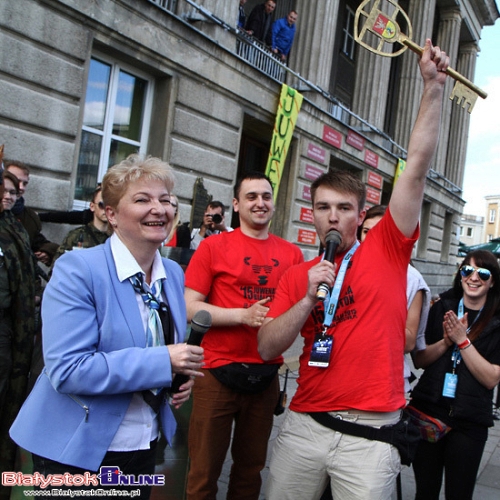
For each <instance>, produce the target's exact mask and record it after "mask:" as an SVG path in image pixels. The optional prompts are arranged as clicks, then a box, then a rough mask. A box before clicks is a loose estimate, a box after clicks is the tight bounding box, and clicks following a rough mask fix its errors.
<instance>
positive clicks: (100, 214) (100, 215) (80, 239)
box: [54, 186, 109, 263]
mask: <svg viewBox="0 0 500 500" xmlns="http://www.w3.org/2000/svg"><path fill="white" fill-rule="evenodd" d="M90 210H91V211H92V213H93V215H94V217H93V220H92V222H89V223H88V224H86V225H85V226H80V227H77V228H76V229H73V230H71V231H70V232H69V233H68V234H67V235H66V238H64V241H63V242H62V243H61V245H60V246H59V248H58V249H57V252H56V254H55V256H54V263H55V261H56V260H57V259H58V258H59V257H60V256H61V255H62V254H63V253H65V252H70V251H71V250H79V249H82V248H91V247H95V246H97V245H100V244H101V243H104V242H105V241H106V240H107V239H108V237H109V225H108V219H107V218H106V207H105V206H104V203H103V201H102V193H101V186H99V187H98V188H97V189H96V190H95V191H94V195H93V196H92V201H91V202H90Z"/></svg>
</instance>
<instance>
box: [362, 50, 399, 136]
mask: <svg viewBox="0 0 500 500" xmlns="http://www.w3.org/2000/svg"><path fill="white" fill-rule="evenodd" d="M357 51H358V52H357V58H356V85H355V88H354V95H353V106H352V109H354V110H355V111H356V114H357V115H359V116H360V117H361V118H364V119H365V120H366V121H368V122H369V123H371V124H372V125H375V126H376V127H377V128H378V129H380V130H382V129H383V128H384V117H385V109H386V106H387V88H388V87H389V73H390V71H391V62H392V58H391V57H382V56H379V55H377V54H374V53H373V52H370V51H369V50H367V49H365V48H364V47H361V46H358V47H357Z"/></svg>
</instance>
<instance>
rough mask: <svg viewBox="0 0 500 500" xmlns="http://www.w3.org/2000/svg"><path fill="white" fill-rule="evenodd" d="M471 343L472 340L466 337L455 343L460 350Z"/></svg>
mask: <svg viewBox="0 0 500 500" xmlns="http://www.w3.org/2000/svg"><path fill="white" fill-rule="evenodd" d="M471 345H472V342H471V341H470V340H469V339H468V338H467V339H465V340H464V341H463V342H462V343H461V344H457V346H458V348H459V349H460V350H461V351H462V350H464V349H467V347H470V346H471Z"/></svg>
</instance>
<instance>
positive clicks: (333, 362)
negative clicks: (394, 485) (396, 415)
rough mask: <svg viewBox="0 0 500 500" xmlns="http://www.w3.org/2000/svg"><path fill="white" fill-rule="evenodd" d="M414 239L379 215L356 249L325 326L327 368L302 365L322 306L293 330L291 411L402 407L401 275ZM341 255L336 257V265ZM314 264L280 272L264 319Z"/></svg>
mask: <svg viewBox="0 0 500 500" xmlns="http://www.w3.org/2000/svg"><path fill="white" fill-rule="evenodd" d="M417 237H418V230H417V231H415V235H414V237H413V238H410V239H409V238H406V237H405V236H404V235H403V234H402V233H401V232H400V231H399V229H398V228H397V227H396V225H395V224H394V221H393V219H392V216H391V215H390V212H389V210H387V213H386V215H385V216H384V217H383V219H382V220H381V221H380V222H379V223H378V224H377V225H376V226H375V227H374V228H373V229H372V230H371V231H370V232H369V233H368V235H367V237H366V240H365V241H364V242H363V244H362V245H361V246H360V247H359V248H358V249H357V251H356V253H355V254H354V256H353V257H352V259H351V264H350V267H349V268H348V270H347V273H346V276H345V279H344V283H343V285H342V289H341V291H340V296H339V301H338V306H337V310H336V312H335V318H334V320H333V322H332V326H331V328H330V329H329V333H333V338H334V340H333V349H332V353H331V356H330V364H329V366H328V368H319V367H311V366H308V361H309V356H310V353H311V347H312V344H313V340H314V337H315V335H316V334H318V333H320V332H321V331H322V323H323V319H324V309H323V302H318V304H317V305H316V306H315V308H314V309H313V311H312V312H311V314H310V315H309V317H308V319H307V320H306V323H305V324H304V327H303V328H302V331H301V335H302V337H303V338H304V348H303V352H302V355H301V357H300V372H299V379H298V389H297V392H296V394H295V396H294V398H293V400H292V402H291V404H290V408H291V409H292V410H294V411H297V412H309V411H334V410H347V409H358V410H364V411H380V412H389V411H395V410H397V409H399V408H402V407H403V406H404V404H405V398H404V383H403V353H404V344H405V322H406V316H407V308H406V275H407V268H408V262H409V260H410V256H411V251H412V247H413V244H414V242H415V240H416V239H417ZM343 257H344V255H337V256H336V259H335V261H336V262H337V264H338V265H339V266H340V262H341V260H342V258H343ZM319 260H320V257H317V258H316V259H314V260H312V261H310V262H306V263H304V264H301V265H299V266H297V267H295V268H293V269H291V270H289V271H288V272H287V273H285V275H284V276H283V277H282V278H281V281H280V285H279V287H278V290H277V292H276V297H275V299H274V301H273V303H272V305H271V310H270V311H269V314H268V316H269V317H271V318H276V317H278V316H280V315H281V314H283V313H284V312H286V311H287V310H288V309H290V308H291V307H292V306H293V305H294V304H296V303H297V302H298V301H299V300H300V299H302V298H303V297H304V296H305V294H306V291H307V272H308V270H309V269H310V268H311V267H313V266H314V265H315V264H316V263H318V262H319Z"/></svg>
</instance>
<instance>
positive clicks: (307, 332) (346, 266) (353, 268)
mask: <svg viewBox="0 0 500 500" xmlns="http://www.w3.org/2000/svg"><path fill="white" fill-rule="evenodd" d="M448 62H449V61H448V57H447V56H446V55H445V54H444V53H443V52H441V50H440V49H439V48H438V47H432V45H431V42H430V40H427V42H426V45H425V49H424V53H423V55H422V57H421V60H420V70H421V73H422V76H423V80H424V92H423V96H422V101H421V105H420V111H419V114H418V117H417V121H416V123H415V127H414V129H413V132H412V135H411V138H410V144H409V147H408V158H407V165H406V169H405V171H404V172H403V173H402V174H401V177H400V178H399V179H398V181H397V183H396V185H395V188H394V190H393V193H392V196H391V200H390V203H389V207H388V210H387V213H386V215H385V216H384V217H383V218H382V220H381V221H380V223H379V224H378V225H377V226H376V227H375V228H373V229H372V230H371V231H370V238H367V240H366V241H365V242H364V243H363V244H362V245H361V246H360V247H359V248H358V249H356V246H355V245H356V244H357V239H356V233H357V229H358V226H360V225H361V224H362V222H363V219H364V216H365V209H364V207H365V187H364V185H363V183H362V182H361V181H359V180H358V179H356V178H355V177H354V176H352V175H350V174H349V173H347V172H345V171H338V172H335V171H331V172H329V173H327V174H324V175H323V176H321V177H319V178H318V179H316V180H315V181H314V182H313V184H312V186H311V195H312V204H313V216H314V224H315V227H316V231H317V233H318V236H319V238H320V241H321V243H322V244H323V245H325V244H326V241H325V240H326V235H327V233H328V232H330V231H332V230H336V231H338V232H339V233H340V235H341V238H342V241H341V243H340V245H339V246H338V250H337V253H336V257H335V262H334V263H331V262H328V261H327V260H325V259H322V258H321V257H318V258H316V259H314V260H313V261H311V262H308V263H305V264H301V265H299V266H296V267H295V268H293V269H290V270H289V271H288V272H287V273H285V275H284V276H283V277H282V279H281V281H280V285H279V287H278V290H277V292H276V297H275V300H274V302H273V304H272V305H271V310H270V311H269V314H268V315H267V317H266V319H265V321H264V325H263V326H262V328H261V329H260V331H259V352H260V354H261V355H262V358H263V359H265V360H267V359H274V358H275V357H276V356H278V355H280V354H281V353H282V352H283V351H285V350H286V349H287V348H288V347H289V346H290V345H291V344H292V343H293V341H294V340H295V338H296V337H297V335H298V333H299V331H300V333H301V335H302V337H303V338H304V349H303V353H302V356H301V358H300V370H299V379H298V389H297V392H296V394H295V396H294V398H293V400H292V402H291V404H290V411H289V412H288V414H287V417H286V420H285V422H284V423H283V426H282V428H281V430H280V434H279V436H278V438H277V440H276V443H275V446H274V448H273V456H272V458H271V464H270V473H269V478H268V483H267V486H266V493H267V496H266V498H267V499H268V500H277V499H279V500H287V499H289V500H295V499H297V498H300V499H301V500H307V499H312V498H319V497H320V496H321V493H322V492H323V490H324V489H325V487H326V485H327V484H328V482H330V484H331V488H332V493H333V498H336V499H337V498H339V499H340V498H349V499H351V500H354V499H366V498H390V497H391V493H392V490H393V487H394V484H395V481H394V480H395V478H396V475H397V474H398V472H399V470H400V467H401V464H400V457H399V454H398V451H397V449H396V448H395V447H394V446H393V445H391V444H388V443H385V442H382V441H376V440H368V439H365V438H362V437H356V436H353V435H349V434H347V433H341V432H337V431H334V430H332V429H331V428H328V427H326V426H323V425H322V424H320V423H319V422H317V421H316V420H315V419H314V418H312V416H311V414H312V413H323V414H324V413H332V412H333V415H334V416H336V417H338V418H340V419H343V420H347V421H350V422H353V423H356V424H362V425H367V426H372V427H377V428H378V427H381V426H383V425H393V424H396V423H397V422H398V421H399V419H400V410H401V408H403V407H404V405H405V397H404V384H403V352H404V343H405V338H404V334H405V320H406V273H407V267H408V263H409V260H410V256H411V251H412V248H413V244H414V242H415V241H416V239H417V237H418V233H419V231H418V218H419V214H420V206H421V203H422V199H423V192H424V186H425V179H426V175H427V172H428V170H429V168H430V165H431V160H432V157H433V155H434V152H435V150H436V147H437V138H438V136H439V125H440V116H441V106H442V99H443V90H444V83H445V80H446V74H445V73H444V71H445V70H446V67H447V65H448ZM354 250H355V251H354ZM353 251H354V253H353ZM336 281H337V283H336ZM320 283H326V284H327V285H328V287H333V290H332V293H331V295H332V297H334V299H333V300H332V301H330V299H329V298H328V304H327V305H325V306H324V305H323V303H322V302H320V303H319V302H318V299H317V298H316V292H317V289H318V286H319V285H320ZM273 318H274V319H273ZM325 339H328V342H326V340H325ZM327 345H331V346H332V347H331V352H330V357H329V359H328V361H327V362H325V357H326V356H325V354H324V353H325V350H326V347H325V346H327ZM313 349H316V353H314V352H313ZM312 352H313V354H311V353H312ZM318 360H320V361H321V363H322V366H318V364H320V363H319V362H318ZM332 426H333V425H332Z"/></svg>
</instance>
